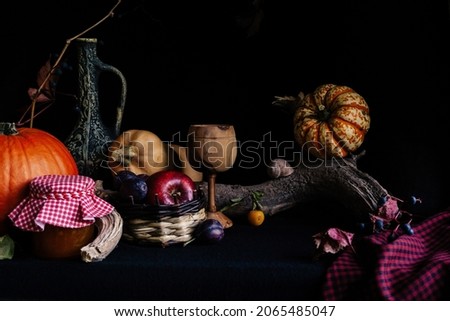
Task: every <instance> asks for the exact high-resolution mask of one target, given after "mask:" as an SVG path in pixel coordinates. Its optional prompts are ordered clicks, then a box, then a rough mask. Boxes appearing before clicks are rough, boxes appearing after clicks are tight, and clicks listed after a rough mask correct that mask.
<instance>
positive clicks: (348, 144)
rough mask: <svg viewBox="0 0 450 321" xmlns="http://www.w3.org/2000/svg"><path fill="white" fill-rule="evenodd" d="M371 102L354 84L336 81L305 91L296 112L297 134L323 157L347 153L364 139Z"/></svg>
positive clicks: (295, 127)
mask: <svg viewBox="0 0 450 321" xmlns="http://www.w3.org/2000/svg"><path fill="white" fill-rule="evenodd" d="M369 127H370V116H369V106H368V105H367V102H366V101H365V100H364V98H363V97H362V96H361V95H359V94H358V93H356V92H355V91H354V90H353V89H352V88H350V87H347V86H339V85H334V84H325V85H321V86H319V87H317V88H316V89H315V90H314V91H313V92H311V93H309V94H307V95H305V97H304V99H303V100H302V101H301V103H300V105H299V107H298V108H297V109H296V111H295V114H294V137H295V140H296V142H297V143H298V144H300V146H302V148H307V151H308V152H310V153H312V154H313V155H315V156H317V157H319V158H330V157H346V156H347V155H348V154H349V153H351V152H354V151H356V150H357V149H358V148H359V147H360V146H361V144H362V142H363V141H364V137H365V135H366V133H367V131H368V130H369Z"/></svg>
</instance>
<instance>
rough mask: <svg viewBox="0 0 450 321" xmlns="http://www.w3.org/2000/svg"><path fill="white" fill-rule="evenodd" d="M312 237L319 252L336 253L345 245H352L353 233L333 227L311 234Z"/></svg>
mask: <svg viewBox="0 0 450 321" xmlns="http://www.w3.org/2000/svg"><path fill="white" fill-rule="evenodd" d="M313 238H314V243H315V244H316V249H317V250H318V251H319V254H323V253H331V254H336V253H338V252H339V251H341V250H343V249H344V248H346V247H347V246H352V240H353V233H350V232H346V231H343V230H341V229H339V228H335V227H333V228H329V229H328V230H327V231H325V232H320V233H317V234H315V235H313Z"/></svg>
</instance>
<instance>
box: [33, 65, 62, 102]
mask: <svg viewBox="0 0 450 321" xmlns="http://www.w3.org/2000/svg"><path fill="white" fill-rule="evenodd" d="M52 66H53V65H52V59H51V57H49V58H48V59H47V61H46V62H45V64H44V65H42V67H41V68H40V69H39V71H38V74H37V79H36V83H37V86H38V87H41V86H42V90H41V93H40V94H39V96H38V97H37V99H45V98H43V97H41V96H42V95H43V96H45V97H46V98H47V100H43V101H48V100H53V99H54V98H55V87H56V83H57V82H58V80H59V74H60V72H59V69H55V70H54V71H53V73H52ZM50 73H51V75H50V77H49V74H50ZM47 77H49V78H48V80H47V81H46V79H47ZM34 94H36V92H35V93H34ZM28 95H30V90H28ZM30 98H31V99H34V95H30ZM36 101H37V100H36Z"/></svg>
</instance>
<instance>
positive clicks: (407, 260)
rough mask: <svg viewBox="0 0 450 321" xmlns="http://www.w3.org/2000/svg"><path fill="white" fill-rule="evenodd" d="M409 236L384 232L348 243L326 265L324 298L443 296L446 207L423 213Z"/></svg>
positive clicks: (449, 284)
mask: <svg viewBox="0 0 450 321" xmlns="http://www.w3.org/2000/svg"><path fill="white" fill-rule="evenodd" d="M413 227H414V234H413V235H406V234H402V235H400V236H399V237H398V238H397V239H396V240H394V241H391V242H389V241H388V235H389V234H390V233H391V232H390V231H386V232H383V233H379V234H374V235H370V236H367V237H363V238H361V239H359V240H358V241H356V242H354V244H353V246H354V248H355V252H353V251H352V250H351V249H350V248H346V249H345V250H344V252H342V253H341V254H340V255H339V256H338V257H337V258H336V259H335V260H334V262H333V263H332V264H331V266H330V267H329V268H328V270H327V272H326V276H325V283H324V287H323V291H322V294H323V298H324V299H325V300H333V301H337V300H390V301H394V300H396V301H405V300H407V301H412V300H449V299H450V209H447V210H445V211H442V212H440V213H437V214H435V215H433V216H431V217H428V218H427V219H425V220H424V221H422V222H420V223H418V224H417V225H415V226H413Z"/></svg>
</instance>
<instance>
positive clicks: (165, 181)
mask: <svg viewBox="0 0 450 321" xmlns="http://www.w3.org/2000/svg"><path fill="white" fill-rule="evenodd" d="M147 187H148V192H147V203H149V204H151V205H174V204H182V203H186V202H189V201H192V200H193V199H194V192H195V189H196V187H195V183H194V181H193V180H192V179H191V178H190V177H189V176H188V175H186V174H184V173H182V172H179V171H177V170H163V171H160V172H156V173H154V174H152V175H150V176H149V177H148V178H147Z"/></svg>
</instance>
